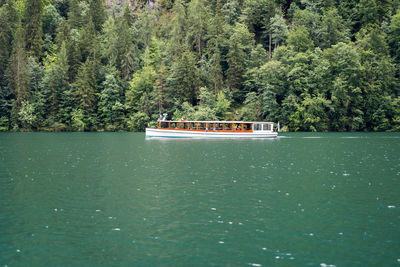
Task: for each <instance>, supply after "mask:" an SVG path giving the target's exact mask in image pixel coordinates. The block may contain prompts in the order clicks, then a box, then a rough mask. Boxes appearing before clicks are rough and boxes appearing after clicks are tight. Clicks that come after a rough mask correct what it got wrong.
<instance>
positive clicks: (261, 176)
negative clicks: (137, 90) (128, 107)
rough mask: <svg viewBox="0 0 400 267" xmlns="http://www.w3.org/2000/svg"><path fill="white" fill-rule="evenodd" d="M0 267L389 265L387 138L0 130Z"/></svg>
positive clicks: (399, 137) (399, 258)
mask: <svg viewBox="0 0 400 267" xmlns="http://www.w3.org/2000/svg"><path fill="white" fill-rule="evenodd" d="M0 190H1V193H0V203H1V205H0V266H89V265H99V266H400V133H320V134H314V133H290V134H285V135H284V136H283V137H280V138H277V139H257V140H211V139H208V140H190V139H164V140H145V136H144V134H143V133H0Z"/></svg>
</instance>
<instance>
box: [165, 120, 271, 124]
mask: <svg viewBox="0 0 400 267" xmlns="http://www.w3.org/2000/svg"><path fill="white" fill-rule="evenodd" d="M159 121H160V122H189V123H192V122H196V123H197V122H199V123H270V124H271V123H273V122H270V121H187V120H180V121H169V120H159Z"/></svg>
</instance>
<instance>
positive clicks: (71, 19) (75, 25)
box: [68, 0, 82, 29]
mask: <svg viewBox="0 0 400 267" xmlns="http://www.w3.org/2000/svg"><path fill="white" fill-rule="evenodd" d="M68 23H69V25H71V28H72V29H79V28H80V27H81V26H82V17H81V11H80V7H79V0H69V11H68Z"/></svg>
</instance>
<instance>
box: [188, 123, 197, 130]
mask: <svg viewBox="0 0 400 267" xmlns="http://www.w3.org/2000/svg"><path fill="white" fill-rule="evenodd" d="M189 129H191V130H196V123H194V122H191V123H189Z"/></svg>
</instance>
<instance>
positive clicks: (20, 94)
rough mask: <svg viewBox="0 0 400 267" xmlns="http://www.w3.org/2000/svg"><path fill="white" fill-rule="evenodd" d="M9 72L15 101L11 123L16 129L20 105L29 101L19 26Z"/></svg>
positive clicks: (21, 30)
mask: <svg viewBox="0 0 400 267" xmlns="http://www.w3.org/2000/svg"><path fill="white" fill-rule="evenodd" d="M9 72H10V79H9V87H10V88H11V89H12V90H13V94H14V99H15V102H14V104H13V107H12V111H11V121H12V123H13V124H14V125H15V126H17V127H18V126H21V124H20V121H19V115H18V113H19V112H20V110H21V108H22V104H23V103H24V102H27V101H28V100H29V85H28V82H29V75H28V69H27V56H26V51H25V32H24V30H23V28H22V26H21V25H19V26H18V28H17V31H16V33H15V39H14V41H13V52H12V55H11V64H10V66H9Z"/></svg>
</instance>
